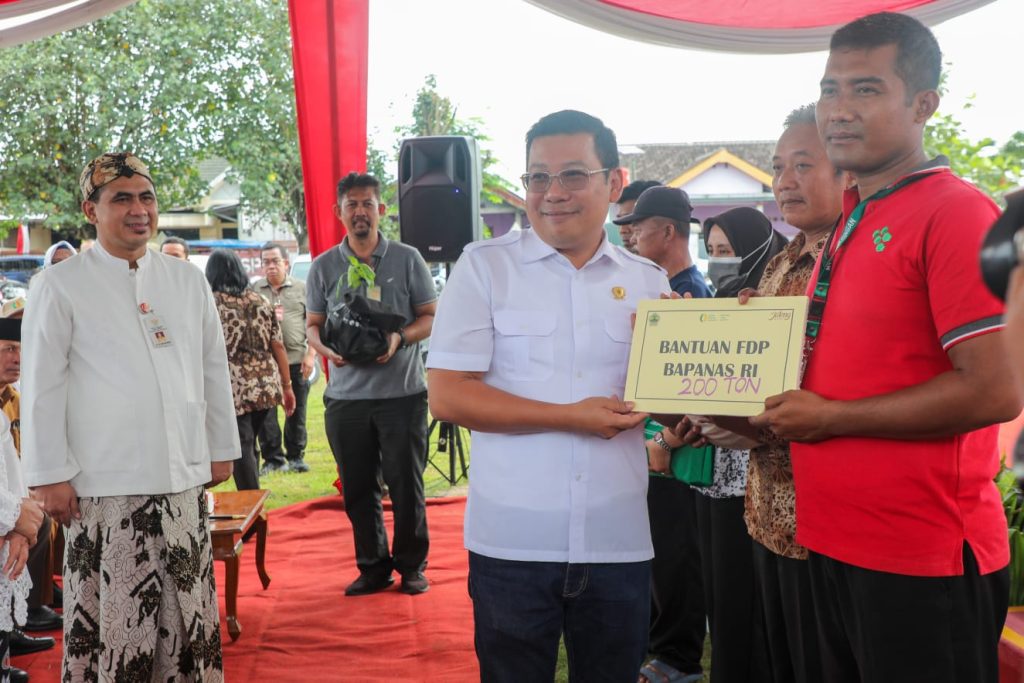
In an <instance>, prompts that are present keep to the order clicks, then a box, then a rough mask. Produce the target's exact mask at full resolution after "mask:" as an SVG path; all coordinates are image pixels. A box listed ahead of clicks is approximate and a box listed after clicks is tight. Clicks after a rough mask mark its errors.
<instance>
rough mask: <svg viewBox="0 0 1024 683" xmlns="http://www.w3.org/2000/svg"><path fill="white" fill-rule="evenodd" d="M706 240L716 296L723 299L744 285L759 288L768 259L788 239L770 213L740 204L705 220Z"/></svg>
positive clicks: (738, 290)
mask: <svg viewBox="0 0 1024 683" xmlns="http://www.w3.org/2000/svg"><path fill="white" fill-rule="evenodd" d="M704 244H705V246H707V249H708V257H709V258H708V277H710V278H711V284H712V285H713V286H714V287H715V297H716V298H719V299H724V298H727V297H734V296H736V295H737V294H739V292H740V290H741V289H745V288H747V287H751V288H756V287H757V283H758V282H760V281H761V274H762V273H763V272H764V268H765V266H767V265H768V261H770V260H771V258H772V256H775V255H776V254H777V253H779V252H780V251H782V250H783V249H784V248H785V246H786V244H787V242H786V238H785V237H783V236H782V235H781V234H779V233H778V232H776V231H775V230H774V229H772V223H771V221H770V220H768V217H767V216H765V215H764V214H763V213H761V212H760V211H758V210H757V209H753V208H750V207H749V206H741V207H738V208H735V209H729V210H728V211H726V212H725V213H721V214H719V215H717V216H712V217H711V218H709V219H707V220H706V221H704Z"/></svg>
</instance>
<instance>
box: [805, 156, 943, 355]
mask: <svg viewBox="0 0 1024 683" xmlns="http://www.w3.org/2000/svg"><path fill="white" fill-rule="evenodd" d="M929 175H931V173H924V172H923V173H915V174H914V175H911V176H907V177H906V178H903V179H902V180H900V181H899V182H897V183H894V184H892V185H890V186H889V187H886V188H883V189H881V190H879V191H878V192H876V193H874V194H873V195H871V196H870V197H868V198H867V199H862V200H861V202H860V203H859V204H857V206H856V207H854V209H853V211H851V212H850V217H849V218H847V219H846V223H845V224H843V231H842V232H841V233H840V234H839V242H838V244H836V246H835V250H834V251H833V248H832V241H833V240H834V239H835V237H836V231H835V230H833V231H832V234H830V235H829V236H828V241H827V242H825V249H824V250H823V251H822V252H821V265H820V266H819V268H818V279H817V281H816V282H815V283H814V291H813V292H812V293H811V303H810V305H809V306H808V308H807V326H806V327H805V328H804V335H805V337H806V342H807V348H808V349H810V347H811V345H812V344H813V343H814V340H815V339H817V337H818V332H819V331H820V329H821V322H822V318H823V317H824V316H825V302H826V300H827V299H828V290H829V286H830V285H831V284H832V274H833V272H834V271H835V267H836V257H837V256H839V250H840V249H841V248H842V246H843V245H844V244H846V241H847V240H848V239H850V235H852V234H853V231H854V230H856V229H857V226H858V225H859V224H860V221H861V219H862V218H864V211H865V210H866V209H867V208H868V204H869V203H871V202H874V201H877V200H879V199H884V198H886V197H888V196H889V195H891V194H893V193H894V192H896V191H897V190H900V189H902V188H904V187H906V186H907V185H910V184H911V183H914V182H917V181H918V180H921V179H922V178H924V177H927V176H929Z"/></svg>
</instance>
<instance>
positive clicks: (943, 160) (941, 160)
mask: <svg viewBox="0 0 1024 683" xmlns="http://www.w3.org/2000/svg"><path fill="white" fill-rule="evenodd" d="M949 170H951V169H950V166H949V159H948V158H947V157H945V156H943V155H941V154H940V155H938V156H937V157H935V158H934V159H929V160H927V161H925V162H924V163H923V164H921V165H920V166H918V167H917V168H914V169H912V170H911V171H910V172H909V173H907V174H906V175H904V176H901V177H900V178H897V179H896V180H894V181H893V182H891V183H889V184H888V185H886V187H892V186H893V185H895V184H896V183H898V182H900V181H901V180H903V179H904V178H909V177H910V176H913V175H917V174H928V173H933V172H935V171H949ZM843 196H844V198H845V199H846V201H847V202H849V201H853V203H854V205H857V204H859V203H860V200H861V199H863V197H861V196H860V190H859V189H858V188H857V186H856V185H854V186H853V187H851V188H850V189H848V190H846V191H845V192H844V193H843Z"/></svg>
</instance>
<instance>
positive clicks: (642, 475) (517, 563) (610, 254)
mask: <svg viewBox="0 0 1024 683" xmlns="http://www.w3.org/2000/svg"><path fill="white" fill-rule="evenodd" d="M526 141H527V142H526V151H527V173H525V174H524V175H523V183H524V185H525V187H526V211H527V215H528V216H529V218H530V223H531V224H532V226H533V227H532V229H530V230H523V231H515V232H511V233H509V234H507V235H504V236H502V237H499V238H497V239H493V240H487V241H485V242H476V243H474V244H470V245H468V246H467V247H466V249H465V252H464V253H463V255H462V258H460V259H459V262H458V264H457V265H456V266H455V269H454V270H453V271H452V275H451V278H450V279H449V280H448V284H446V285H445V291H444V296H443V297H442V299H441V303H440V306H439V309H438V314H437V322H436V324H435V325H434V336H433V338H432V341H431V345H430V355H429V357H428V359H427V365H428V367H429V368H430V373H429V379H428V381H429V386H430V409H431V413H432V414H433V416H434V417H436V418H438V419H441V420H450V421H452V422H456V423H458V424H460V425H464V426H466V427H469V428H471V429H473V430H474V433H473V476H472V477H471V478H470V482H469V503H468V507H467V509H466V529H465V540H466V548H467V549H468V550H469V592H470V596H471V597H472V599H473V616H474V620H475V629H476V634H475V636H476V637H475V645H476V652H477V657H478V659H479V660H480V676H481V679H482V680H484V681H539V680H551V679H552V678H553V677H554V672H555V663H556V659H557V655H558V641H559V638H560V637H561V636H562V635H563V632H564V635H565V644H566V650H567V653H568V657H569V670H570V674H571V677H572V680H581V681H596V680H617V681H626V680H636V678H637V674H638V673H639V671H640V665H641V664H642V663H643V659H644V655H645V654H646V652H647V630H648V625H649V619H650V606H651V604H650V600H651V597H650V579H651V564H650V560H651V557H652V556H653V554H654V553H653V550H652V547H651V535H650V529H649V526H648V519H647V501H646V496H647V459H646V457H645V455H644V444H643V430H642V429H641V427H640V425H641V424H642V423H643V421H644V417H645V415H643V414H640V413H633V412H631V411H632V406H631V405H630V404H628V403H624V402H623V401H622V400H621V396H622V392H623V388H624V385H625V380H626V365H627V360H628V358H629V348H630V340H631V337H632V332H631V328H630V314H632V313H633V312H634V311H635V310H636V306H637V302H638V301H639V300H640V299H651V298H655V299H656V298H658V296H659V295H661V294H664V293H668V292H669V284H668V279H667V278H666V277H665V271H663V270H662V269H661V268H659V267H657V266H655V265H654V264H653V263H651V262H650V261H648V260H647V259H644V258H641V257H639V256H635V255H633V254H630V253H629V252H627V251H626V250H624V249H622V248H620V247H616V246H613V245H611V244H610V243H609V242H608V239H607V238H606V236H605V232H604V219H605V217H606V215H607V213H608V205H609V204H610V203H611V202H614V201H615V200H616V199H618V196H619V193H620V192H621V191H622V183H623V171H622V169H621V168H620V167H619V154H618V149H617V147H616V143H615V134H614V133H613V132H612V131H611V130H609V129H608V128H607V127H606V126H605V125H604V124H603V123H602V122H601V121H600V120H599V119H596V118H594V117H593V116H589V115H587V114H584V113H582V112H578V111H561V112H557V113H554V114H550V115H548V116H545V117H544V118H542V119H541V120H540V121H538V122H537V123H536V124H534V126H533V127H532V128H531V129H530V131H529V133H527V136H526Z"/></svg>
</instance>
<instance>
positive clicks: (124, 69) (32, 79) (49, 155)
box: [0, 0, 300, 232]
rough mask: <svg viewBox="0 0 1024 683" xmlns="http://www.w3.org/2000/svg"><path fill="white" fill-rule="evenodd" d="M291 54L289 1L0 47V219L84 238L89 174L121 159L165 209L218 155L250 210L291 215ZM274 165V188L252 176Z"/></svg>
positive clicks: (192, 4)
mask: <svg viewBox="0 0 1024 683" xmlns="http://www.w3.org/2000/svg"><path fill="white" fill-rule="evenodd" d="M287 44H288V23H287V10H286V8H285V6H284V3H281V2H276V1H274V0H248V1H247V2H245V3H235V2H231V1H230V0H212V1H209V0H176V1H175V2H158V1H154V0H140V2H138V3H136V4H134V5H132V6H130V7H127V8H125V9H122V10H120V11H118V12H115V13H114V14H112V15H110V16H108V17H105V18H103V19H101V20H99V21H96V22H94V23H91V24H89V25H86V26H83V27H81V28H78V29H75V30H74V31H69V32H66V33H61V34H58V35H54V36H51V37H49V38H46V39H43V40H39V41H35V42H33V43H31V44H29V45H24V46H21V47H17V48H11V49H6V50H0V119H2V120H3V121H4V125H3V126H0V167H2V168H3V169H4V173H3V174H0V213H5V214H8V215H11V216H14V217H17V218H21V217H27V216H43V217H44V223H45V224H46V225H47V226H48V227H50V228H53V229H57V230H63V231H68V232H74V231H76V230H77V229H78V228H80V226H81V225H82V217H81V212H80V210H79V203H80V201H81V198H80V196H79V191H78V175H79V172H80V170H81V169H82V167H83V166H84V165H85V163H87V162H88V161H89V160H90V159H92V158H94V157H95V156H97V155H98V154H101V153H102V152H105V151H121V150H128V151H132V152H134V153H136V154H138V155H139V156H140V157H141V158H142V159H143V160H144V161H146V163H147V164H149V166H150V170H151V171H152V172H153V175H154V178H153V179H154V182H155V183H156V186H157V188H158V194H159V198H160V202H161V206H162V208H163V209H164V210H167V209H170V208H174V207H187V206H191V205H194V204H195V203H196V202H197V201H198V200H199V199H200V198H201V197H203V196H204V195H205V194H206V192H207V190H208V188H207V186H206V184H205V183H204V182H203V181H202V179H201V178H200V177H199V172H198V164H199V162H200V161H202V160H203V159H205V158H209V157H211V156H215V155H218V154H220V155H223V156H225V157H226V158H227V159H228V161H229V162H231V163H233V164H235V165H236V169H235V172H236V173H239V174H241V175H243V177H244V180H243V181H242V185H243V187H242V192H243V204H246V203H248V204H250V205H252V206H253V207H254V208H255V209H256V211H257V212H259V211H265V212H269V211H271V210H272V209H271V204H272V202H270V201H269V200H268V199H267V197H268V196H273V197H276V198H277V199H278V200H280V205H281V206H284V205H285V202H284V201H283V200H281V198H282V197H287V199H288V201H292V197H291V194H290V193H291V192H292V191H293V190H294V187H295V182H294V173H293V172H292V171H291V170H290V169H289V168H288V163H290V162H291V161H292V158H294V162H295V163H296V164H297V163H298V152H297V145H296V144H295V143H294V140H295V135H294V126H295V121H294V106H293V104H292V99H291V98H292V97H293V96H292V94H291V92H292V91H291V64H290V59H289V60H288V61H287V62H286V63H284V62H282V60H281V53H282V51H284V52H287V47H282V45H283V46H287ZM286 92H287V97H285V93H286ZM289 126H290V129H291V130H289ZM256 131H259V132H258V134H257V132H256ZM241 137H245V138H247V141H246V142H239V138H241ZM255 157H260V161H259V162H256V161H253V159H254V158H255ZM290 157H291V158H290ZM268 166H272V167H273V168H274V169H275V171H274V172H275V173H277V176H276V177H273V178H272V177H271V175H270V173H269V172H268V173H263V174H262V175H259V174H258V173H257V172H256V171H257V170H262V169H264V168H266V167H268ZM275 184H277V185H278V187H277V188H271V187H270V186H273V185H275ZM280 188H284V189H280ZM279 213H284V214H287V213H288V212H287V211H280V210H279ZM292 213H293V214H296V220H299V219H300V217H299V216H298V215H297V214H298V212H292Z"/></svg>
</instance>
